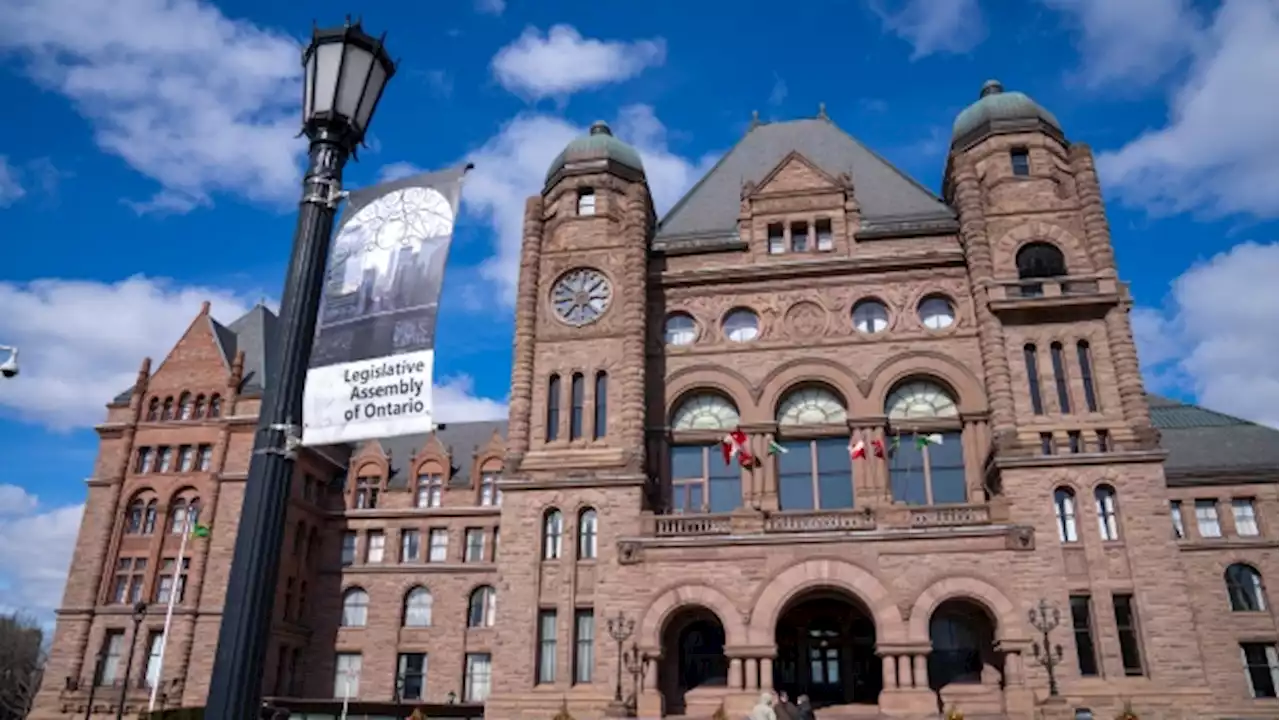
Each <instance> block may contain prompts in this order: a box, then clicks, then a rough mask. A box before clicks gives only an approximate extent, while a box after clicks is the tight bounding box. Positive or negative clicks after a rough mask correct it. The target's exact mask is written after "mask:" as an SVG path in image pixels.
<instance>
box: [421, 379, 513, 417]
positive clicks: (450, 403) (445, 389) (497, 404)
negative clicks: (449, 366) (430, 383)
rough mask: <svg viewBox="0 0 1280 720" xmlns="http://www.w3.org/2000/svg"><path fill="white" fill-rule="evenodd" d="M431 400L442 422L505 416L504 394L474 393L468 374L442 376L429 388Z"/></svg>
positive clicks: (473, 384) (472, 383) (505, 403)
mask: <svg viewBox="0 0 1280 720" xmlns="http://www.w3.org/2000/svg"><path fill="white" fill-rule="evenodd" d="M431 402H432V404H434V405H435V414H436V418H437V419H438V420H439V421H440V422H442V423H450V422H471V421H475V420H506V419H507V402H506V398H503V399H502V400H493V399H491V398H486V397H476V394H475V382H474V381H473V380H472V379H471V376H469V375H455V376H453V377H447V378H442V379H441V380H440V381H439V382H437V383H436V384H435V387H434V388H433V389H432V391H431Z"/></svg>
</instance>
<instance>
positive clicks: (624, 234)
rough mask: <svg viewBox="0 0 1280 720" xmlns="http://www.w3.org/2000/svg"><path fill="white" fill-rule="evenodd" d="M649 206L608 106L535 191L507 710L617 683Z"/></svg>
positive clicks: (503, 604) (506, 603) (518, 333)
mask: <svg viewBox="0 0 1280 720" xmlns="http://www.w3.org/2000/svg"><path fill="white" fill-rule="evenodd" d="M655 221H656V217H655V215H654V210H653V203H652V200H651V198H650V195H649V188H648V185H647V183H646V181H645V174H644V167H643V164H642V163H641V160H640V156H639V154H638V153H637V152H636V151H635V149H633V148H632V147H630V146H629V145H627V144H626V143H623V142H622V141H620V140H618V139H617V138H616V137H614V136H613V133H612V132H611V131H610V129H609V126H608V125H606V124H605V123H603V122H597V123H595V124H594V125H592V126H591V129H590V131H589V132H588V134H587V135H585V136H583V137H580V138H578V139H576V140H574V141H573V142H571V143H570V144H569V145H568V146H567V147H566V148H565V149H564V151H563V152H561V153H560V155H559V156H557V157H556V159H555V160H554V161H553V162H552V164H551V167H550V169H549V170H548V171H547V177H546V184H545V186H544V188H543V191H542V193H541V195H540V196H537V197H533V198H530V199H529V201H528V204H527V205H526V207H525V219H524V243H523V247H522V249H521V256H520V279H519V285H518V291H517V299H516V323H515V324H516V328H515V342H514V358H513V363H512V365H513V368H512V381H511V392H512V396H511V409H510V423H509V437H508V454H507V458H506V466H505V470H504V478H505V480H504V483H503V485H504V491H505V492H504V500H503V509H502V527H503V528H504V529H503V543H502V544H503V552H502V554H501V555H500V556H499V558H498V564H499V575H500V576H501V577H502V578H503V587H501V588H499V600H498V604H497V605H498V616H499V620H498V623H497V626H498V627H501V628H503V632H502V636H501V637H500V638H495V641H494V645H495V649H497V652H495V653H494V680H495V684H494V687H493V694H492V696H491V698H490V701H489V703H488V706H489V707H492V708H493V709H494V711H495V712H498V714H501V712H500V711H499V708H502V707H505V706H508V705H509V706H511V707H519V708H521V709H522V710H525V711H528V710H529V709H530V708H531V707H532V706H538V707H540V706H541V704H544V702H545V703H546V704H547V709H548V711H549V712H548V714H553V713H554V712H555V710H556V709H557V708H558V706H559V702H560V698H561V695H560V694H558V692H559V691H560V690H566V689H568V688H569V687H571V686H574V687H580V686H582V685H584V684H586V683H590V684H591V685H592V688H593V690H595V691H599V692H601V693H605V692H608V693H612V691H613V690H614V688H613V687H612V684H613V678H612V671H613V669H614V668H615V664H616V663H617V657H616V654H617V653H616V646H615V644H614V643H612V642H605V641H603V640H604V639H605V638H608V637H609V632H608V629H607V623H606V619H605V614H606V613H607V612H610V611H611V610H613V609H615V608H616V607H620V605H619V602H623V603H627V602H630V600H631V598H624V597H621V595H622V594H623V590H622V588H621V587H619V588H618V589H616V590H615V589H613V588H611V587H610V585H609V584H608V583H607V582H605V581H604V578H608V577H610V576H611V575H613V574H614V573H612V572H610V570H611V569H612V568H611V566H613V565H616V564H617V559H616V557H615V556H616V539H617V538H618V537H621V536H626V535H632V534H635V532H636V531H637V530H638V523H639V516H640V511H641V510H642V509H643V508H642V505H643V497H644V490H645V486H646V481H647V473H646V467H645V346H646V339H647V327H648V318H647V275H648V257H649V253H648V248H649V240H650V237H651V235H652V232H653V228H654V225H655ZM597 578H600V579H601V581H600V582H597ZM614 594H617V595H619V597H617V598H614V597H612V595H614ZM587 634H591V637H595V638H598V639H600V640H601V641H599V642H597V643H596V645H595V647H596V651H595V653H594V657H592V658H590V659H588V660H585V661H584V659H583V658H580V657H578V656H576V655H575V654H574V653H573V652H572V649H573V647H574V646H575V643H576V642H577V641H578V640H579V639H581V638H582V637H584V636H586V635H587ZM553 638H554V642H552V641H551V640H552V639H553ZM498 648H500V649H498ZM583 662H588V663H589V664H590V667H585V666H584V667H579V665H580V664H581V663H583ZM548 693H552V694H548ZM531 704H532V705H531Z"/></svg>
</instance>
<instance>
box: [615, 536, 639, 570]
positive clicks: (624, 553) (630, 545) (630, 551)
mask: <svg viewBox="0 0 1280 720" xmlns="http://www.w3.org/2000/svg"><path fill="white" fill-rule="evenodd" d="M643 560H644V549H643V548H642V547H641V546H640V543H638V542H636V541H635V540H620V541H618V564H619V565H635V564H637V563H639V562H641V561H643Z"/></svg>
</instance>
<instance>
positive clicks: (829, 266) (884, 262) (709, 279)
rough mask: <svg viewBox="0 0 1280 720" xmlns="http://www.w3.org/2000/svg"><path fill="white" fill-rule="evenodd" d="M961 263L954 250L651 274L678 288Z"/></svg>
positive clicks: (960, 258)
mask: <svg viewBox="0 0 1280 720" xmlns="http://www.w3.org/2000/svg"><path fill="white" fill-rule="evenodd" d="M964 264H965V259H964V252H963V251H961V250H959V249H956V250H932V251H927V252H916V253H899V254H896V255H888V256H881V257H854V258H837V257H824V258H821V259H818V260H809V259H805V260H790V261H778V262H768V263H761V264H758V265H738V266H730V267H715V268H697V269H692V270H669V271H666V272H656V273H653V274H652V277H653V279H655V280H657V282H658V284H659V285H661V286H664V287H678V286H682V285H693V286H702V285H712V284H714V285H724V284H731V283H743V282H753V281H763V280H781V279H790V278H806V277H815V276H828V277H829V276H831V275H835V274H868V273H876V272H886V271H892V270H912V269H924V268H938V267H963V266H964Z"/></svg>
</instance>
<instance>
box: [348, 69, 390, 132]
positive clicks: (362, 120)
mask: <svg viewBox="0 0 1280 720" xmlns="http://www.w3.org/2000/svg"><path fill="white" fill-rule="evenodd" d="M386 84H387V67H386V65H384V64H382V63H381V62H375V63H373V70H372V72H370V73H369V82H368V84H367V85H366V87H365V91H364V97H363V98H361V99H360V107H359V108H357V110H356V117H355V122H356V127H358V128H360V130H361V132H363V131H364V130H365V128H367V127H369V118H371V117H373V108H374V106H375V105H377V104H378V98H380V97H382V87H383V86H384V85H386Z"/></svg>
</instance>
